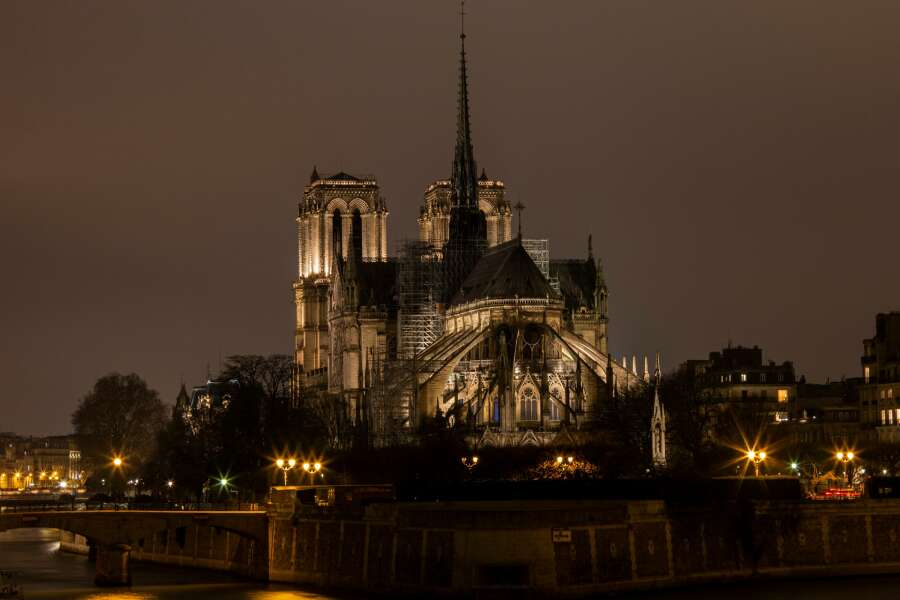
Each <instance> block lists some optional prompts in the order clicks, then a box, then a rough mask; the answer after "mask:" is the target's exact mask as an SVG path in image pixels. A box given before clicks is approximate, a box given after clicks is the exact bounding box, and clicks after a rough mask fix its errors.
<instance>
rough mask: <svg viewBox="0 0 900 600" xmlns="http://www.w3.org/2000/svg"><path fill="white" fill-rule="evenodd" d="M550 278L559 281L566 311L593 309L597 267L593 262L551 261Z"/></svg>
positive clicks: (588, 260)
mask: <svg viewBox="0 0 900 600" xmlns="http://www.w3.org/2000/svg"><path fill="white" fill-rule="evenodd" d="M550 277H555V278H557V279H558V280H559V291H560V293H561V294H562V297H563V300H564V301H565V303H566V309H567V310H576V309H579V308H581V307H585V308H587V309H588V310H593V309H594V291H595V290H596V287H597V267H596V266H595V265H594V261H593V260H590V259H587V260H577V259H576V260H551V261H550Z"/></svg>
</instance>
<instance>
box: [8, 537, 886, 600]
mask: <svg viewBox="0 0 900 600" xmlns="http://www.w3.org/2000/svg"><path fill="white" fill-rule="evenodd" d="M57 539H58V534H57V532H56V531H55V530H49V529H29V530H17V531H8V532H5V533H0V570H5V571H18V572H20V575H19V577H18V578H17V581H18V582H19V583H20V584H21V587H22V590H23V591H24V593H25V597H26V598H28V600H33V599H34V598H58V599H60V600H63V599H64V600H174V599H177V598H190V599H191V600H194V599H197V600H212V599H214V598H215V599H216V600H301V599H302V600H337V599H338V598H342V599H343V600H348V599H350V600H353V598H354V597H353V596H340V597H339V596H333V595H322V594H318V593H315V592H311V591H302V590H298V589H296V588H292V587H287V586H277V585H271V586H268V585H262V584H259V583H254V582H248V581H246V580H242V579H239V578H237V577H233V576H231V575H229V574H227V573H219V572H216V571H204V570H198V569H182V568H178V567H171V566H164V565H152V564H146V563H137V562H133V563H131V570H132V579H133V585H132V587H131V588H130V589H127V590H105V589H102V588H96V587H94V585H93V580H94V565H93V564H91V563H88V561H87V557H84V556H78V555H74V554H68V553H63V552H58V548H59V542H58V541H56V540H57ZM624 597H625V598H628V599H631V600H720V599H722V598H727V599H728V600H757V599H763V598H764V599H765V600H846V599H847V598H852V599H853V600H895V599H900V577H896V576H890V577H869V578H838V579H818V580H792V581H785V580H774V581H773V580H769V581H753V582H741V583H736V584H729V585H719V586H716V585H714V586H708V587H703V588H685V589H675V590H665V591H658V592H646V593H640V594H633V595H631V594H629V595H625V596H624ZM357 598H358V597H357Z"/></svg>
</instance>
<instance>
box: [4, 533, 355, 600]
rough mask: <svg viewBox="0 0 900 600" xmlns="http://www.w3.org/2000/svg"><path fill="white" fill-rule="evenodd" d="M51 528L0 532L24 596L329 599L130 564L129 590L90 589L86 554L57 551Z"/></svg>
mask: <svg viewBox="0 0 900 600" xmlns="http://www.w3.org/2000/svg"><path fill="white" fill-rule="evenodd" d="M58 540H59V534H58V532H57V531H56V530H54V529H20V530H16V531H7V532H3V533H0V570H3V571H17V572H18V573H19V576H18V577H17V578H16V582H17V583H19V584H20V587H21V588H22V591H23V592H24V594H25V597H26V598H27V599H28V600H32V599H33V598H58V599H59V600H174V599H176V598H190V599H191V600H194V599H197V600H212V599H213V598H215V599H216V600H301V599H302V600H313V599H316V600H330V599H335V598H337V596H325V595H321V594H316V593H313V592H309V591H301V590H297V589H296V588H291V587H286V586H275V585H273V586H267V585H262V584H259V583H254V582H249V581H247V580H244V579H240V578H237V577H234V576H231V575H229V574H227V573H221V572H217V571H205V570H201V569H183V568H179V567H171V566H168V565H152V564H147V563H137V562H132V563H131V577H132V587H131V588H130V589H126V590H108V589H103V588H97V587H94V565H93V564H92V563H89V562H88V561H87V557H86V556H80V555H76V554H69V553H66V552H59V551H58V548H59V542H58Z"/></svg>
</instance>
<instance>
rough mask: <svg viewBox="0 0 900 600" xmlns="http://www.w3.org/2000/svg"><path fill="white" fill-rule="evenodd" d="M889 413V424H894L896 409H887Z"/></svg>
mask: <svg viewBox="0 0 900 600" xmlns="http://www.w3.org/2000/svg"><path fill="white" fill-rule="evenodd" d="M887 414H888V425H893V424H894V411H892V410H889V411H887Z"/></svg>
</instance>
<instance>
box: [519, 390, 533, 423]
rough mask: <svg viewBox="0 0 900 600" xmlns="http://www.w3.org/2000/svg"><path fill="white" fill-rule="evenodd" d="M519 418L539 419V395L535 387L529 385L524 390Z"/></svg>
mask: <svg viewBox="0 0 900 600" xmlns="http://www.w3.org/2000/svg"><path fill="white" fill-rule="evenodd" d="M519 420H520V421H537V396H535V394H534V389H533V388H530V387H527V388H525V391H524V392H522V401H521V402H519Z"/></svg>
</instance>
